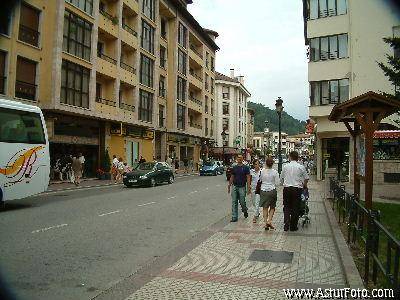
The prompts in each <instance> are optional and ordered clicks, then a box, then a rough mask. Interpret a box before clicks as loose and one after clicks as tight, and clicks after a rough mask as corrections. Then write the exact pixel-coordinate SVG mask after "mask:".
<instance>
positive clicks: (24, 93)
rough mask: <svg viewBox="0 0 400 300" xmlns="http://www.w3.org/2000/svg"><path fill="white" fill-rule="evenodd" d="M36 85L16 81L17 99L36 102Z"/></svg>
mask: <svg viewBox="0 0 400 300" xmlns="http://www.w3.org/2000/svg"><path fill="white" fill-rule="evenodd" d="M36 87H37V85H36V84H33V83H29V82H25V81H21V80H16V81H15V97H17V98H23V99H28V100H33V101H34V100H36Z"/></svg>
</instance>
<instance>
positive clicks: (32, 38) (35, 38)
mask: <svg viewBox="0 0 400 300" xmlns="http://www.w3.org/2000/svg"><path fill="white" fill-rule="evenodd" d="M39 35H40V33H39V32H38V31H36V30H35V29H32V28H29V27H27V26H25V25H22V24H20V25H19V34H18V39H19V40H20V41H22V42H25V43H28V44H31V45H33V46H36V47H37V46H39Z"/></svg>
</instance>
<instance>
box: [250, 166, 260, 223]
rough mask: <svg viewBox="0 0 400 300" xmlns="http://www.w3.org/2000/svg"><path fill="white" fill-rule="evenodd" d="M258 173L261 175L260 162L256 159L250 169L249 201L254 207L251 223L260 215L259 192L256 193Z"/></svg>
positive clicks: (255, 221)
mask: <svg viewBox="0 0 400 300" xmlns="http://www.w3.org/2000/svg"><path fill="white" fill-rule="evenodd" d="M260 175H261V168H260V162H259V161H258V160H257V159H256V160H255V161H254V162H253V169H251V170H250V176H251V202H252V203H253V208H254V216H253V223H257V219H258V217H259V216H260V194H256V187H257V182H258V180H259V179H260Z"/></svg>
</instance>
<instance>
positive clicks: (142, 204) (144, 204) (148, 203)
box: [138, 202, 156, 206]
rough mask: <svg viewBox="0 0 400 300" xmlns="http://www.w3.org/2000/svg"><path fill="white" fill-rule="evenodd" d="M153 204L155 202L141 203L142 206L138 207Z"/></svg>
mask: <svg viewBox="0 0 400 300" xmlns="http://www.w3.org/2000/svg"><path fill="white" fill-rule="evenodd" d="M155 203H156V202H149V203H143V204H139V205H138V206H146V205H150V204H155Z"/></svg>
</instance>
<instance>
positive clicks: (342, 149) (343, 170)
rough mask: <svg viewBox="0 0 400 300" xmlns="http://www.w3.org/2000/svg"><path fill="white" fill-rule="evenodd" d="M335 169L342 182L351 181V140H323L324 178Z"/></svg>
mask: <svg viewBox="0 0 400 300" xmlns="http://www.w3.org/2000/svg"><path fill="white" fill-rule="evenodd" d="M328 168H335V169H337V172H338V179H339V180H340V181H348V180H349V138H331V139H322V176H323V178H324V175H325V171H326V170H327V169H328Z"/></svg>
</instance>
